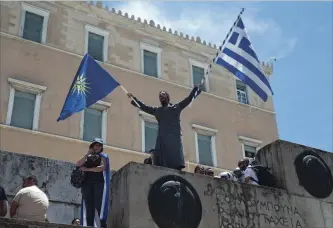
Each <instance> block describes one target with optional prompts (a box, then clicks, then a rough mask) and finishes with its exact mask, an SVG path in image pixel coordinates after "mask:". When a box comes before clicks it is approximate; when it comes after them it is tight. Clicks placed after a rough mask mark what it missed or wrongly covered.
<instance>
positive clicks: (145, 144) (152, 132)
mask: <svg viewBox="0 0 333 228" xmlns="http://www.w3.org/2000/svg"><path fill="white" fill-rule="evenodd" d="M139 115H140V117H141V123H142V152H144V153H147V152H149V151H150V150H151V149H155V143H156V138H157V134H158V124H157V121H156V119H155V117H154V116H152V115H149V114H147V113H145V112H142V111H139Z"/></svg>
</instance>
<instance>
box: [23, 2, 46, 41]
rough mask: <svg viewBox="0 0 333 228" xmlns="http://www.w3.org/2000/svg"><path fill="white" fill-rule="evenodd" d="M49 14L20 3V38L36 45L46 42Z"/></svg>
mask: <svg viewBox="0 0 333 228" xmlns="http://www.w3.org/2000/svg"><path fill="white" fill-rule="evenodd" d="M49 16H50V12H48V11H45V10H43V9H40V8H37V7H35V6H32V5H28V4H26V3H22V11H21V25H20V36H21V37H22V38H24V39H27V40H31V41H35V42H38V43H45V42H46V34H47V24H48V20H49Z"/></svg>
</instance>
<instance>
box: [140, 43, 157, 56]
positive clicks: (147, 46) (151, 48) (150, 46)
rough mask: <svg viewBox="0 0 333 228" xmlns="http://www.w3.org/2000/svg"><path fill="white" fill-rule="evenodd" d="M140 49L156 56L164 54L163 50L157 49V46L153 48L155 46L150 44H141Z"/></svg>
mask: <svg viewBox="0 0 333 228" xmlns="http://www.w3.org/2000/svg"><path fill="white" fill-rule="evenodd" d="M140 48H141V49H144V50H147V51H151V52H154V53H156V54H160V53H161V52H162V48H160V47H157V46H153V45H150V44H146V43H143V42H140Z"/></svg>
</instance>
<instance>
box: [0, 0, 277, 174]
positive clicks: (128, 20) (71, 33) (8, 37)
mask: <svg viewBox="0 0 333 228" xmlns="http://www.w3.org/2000/svg"><path fill="white" fill-rule="evenodd" d="M0 4H1V38H0V48H1V49H0V50H1V54H0V55H1V58H0V61H1V69H0V70H1V72H0V82H1V87H0V89H1V93H0V149H1V150H4V151H9V152H16V153H22V154H31V155H35V156H41V157H48V158H53V159H59V160H64V161H71V162H75V161H76V160H77V159H78V158H79V157H80V156H82V155H83V154H84V153H86V152H87V147H88V145H89V141H91V140H92V138H93V137H101V138H102V139H103V140H104V141H105V144H106V146H105V151H106V153H108V154H109V156H110V159H111V166H112V169H115V170H117V169H119V168H121V167H122V166H123V165H125V164H126V163H128V162H130V161H136V162H142V161H143V160H144V158H145V157H146V156H147V155H146V154H145V152H146V151H148V150H149V149H151V148H153V147H154V143H155V139H156V133H157V125H156V120H155V119H154V118H153V117H151V116H149V115H147V114H145V113H143V112H141V111H139V110H138V109H136V108H134V107H133V106H131V105H130V101H129V99H128V98H127V96H126V94H125V93H124V92H123V91H122V90H121V89H119V88H118V89H116V90H115V91H114V92H112V93H111V94H110V95H108V96H107V97H106V98H105V99H103V100H101V101H99V102H98V103H96V104H95V105H93V106H92V107H90V108H88V109H86V110H85V111H82V112H81V113H77V114H75V115H73V116H71V117H70V118H68V119H66V120H65V121H60V122H57V121H56V120H57V118H58V116H59V114H60V111H61V108H62V105H63V103H64V100H65V98H66V95H67V93H68V89H69V87H70V85H71V83H72V80H73V78H74V76H75V73H76V70H77V68H78V66H79V64H80V61H81V59H82V57H83V55H84V54H85V53H87V52H88V53H89V54H90V55H91V56H93V57H94V58H95V59H96V60H98V61H99V63H100V64H101V66H102V67H103V68H104V69H106V70H107V71H108V72H109V73H110V74H111V75H113V76H114V77H115V78H116V79H117V80H118V81H119V82H120V83H121V84H122V85H123V86H124V87H125V88H126V89H127V90H128V91H129V92H131V93H133V94H135V95H136V96H137V97H138V98H139V99H140V100H142V101H143V102H145V103H146V104H150V105H158V92H159V91H160V90H166V91H168V92H169V93H170V95H171V101H172V102H178V101H180V100H181V99H183V98H184V97H185V96H187V95H188V93H189V92H190V90H191V88H192V87H193V85H194V84H197V83H198V82H200V81H201V78H202V77H203V75H204V72H205V69H206V68H207V67H208V66H209V64H210V63H211V60H212V58H213V57H214V56H215V54H216V52H217V47H216V46H215V45H211V44H210V43H206V41H202V40H201V39H200V38H199V37H196V38H194V37H189V36H188V35H185V34H183V33H181V32H179V31H172V28H170V29H167V28H165V27H161V26H160V25H156V24H155V23H154V21H149V22H148V21H146V20H141V19H140V18H136V17H135V15H134V16H130V15H128V14H127V13H123V12H120V11H116V10H114V9H108V8H103V7H102V3H101V2H97V3H96V5H94V4H89V3H86V2H58V1H57V2H1V3H0ZM263 67H264V70H265V72H266V73H267V74H268V75H270V74H271V73H272V66H271V65H266V64H264V63H263ZM203 90H204V92H203V93H202V94H201V95H200V96H199V97H198V98H197V99H196V100H195V101H194V102H193V104H192V105H191V107H187V108H186V110H184V112H183V113H182V116H181V125H182V135H183V145H184V155H185V159H186V169H185V170H186V171H190V172H192V171H193V169H194V167H195V166H196V164H203V165H206V166H211V167H214V169H215V170H216V171H219V170H223V169H233V168H234V167H236V166H237V161H238V160H239V159H241V158H243V157H253V156H254V154H255V152H256V150H257V149H258V148H260V147H262V146H264V145H266V144H268V143H270V142H272V141H274V140H276V139H278V138H279V135H278V129H277V123H276V113H275V111H274V106H273V102H272V99H271V98H269V99H268V101H267V102H263V101H262V100H260V98H259V97H258V96H257V95H256V94H255V93H254V92H253V91H252V90H251V89H250V88H248V87H246V86H245V85H244V84H243V83H241V82H240V81H239V80H237V79H236V77H234V76H233V75H232V74H230V73H229V72H227V71H226V70H225V69H224V68H222V67H220V66H213V68H212V72H211V73H210V75H209V77H208V78H207V79H206V80H205V83H204V86H203Z"/></svg>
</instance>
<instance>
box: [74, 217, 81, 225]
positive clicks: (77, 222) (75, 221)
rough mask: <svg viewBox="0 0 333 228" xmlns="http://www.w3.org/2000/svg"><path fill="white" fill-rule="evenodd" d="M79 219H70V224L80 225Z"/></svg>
mask: <svg viewBox="0 0 333 228" xmlns="http://www.w3.org/2000/svg"><path fill="white" fill-rule="evenodd" d="M80 223H81V222H80V219H79V218H75V219H73V220H72V225H73V226H79V225H80Z"/></svg>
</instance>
